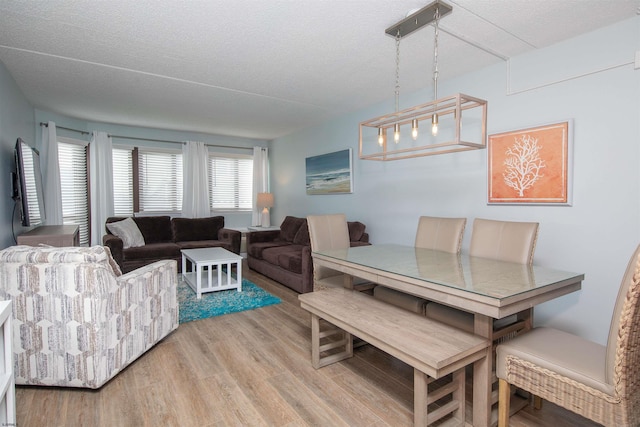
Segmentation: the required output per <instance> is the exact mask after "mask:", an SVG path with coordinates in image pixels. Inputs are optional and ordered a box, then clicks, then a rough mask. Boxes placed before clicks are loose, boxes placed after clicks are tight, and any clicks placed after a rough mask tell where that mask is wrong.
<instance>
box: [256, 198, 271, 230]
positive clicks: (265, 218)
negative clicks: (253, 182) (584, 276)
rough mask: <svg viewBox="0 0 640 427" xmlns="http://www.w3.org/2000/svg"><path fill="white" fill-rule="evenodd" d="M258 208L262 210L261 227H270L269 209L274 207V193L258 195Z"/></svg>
mask: <svg viewBox="0 0 640 427" xmlns="http://www.w3.org/2000/svg"><path fill="white" fill-rule="evenodd" d="M256 204H257V205H258V208H262V220H261V221H260V225H261V226H262V227H270V226H271V221H270V219H269V208H272V207H273V194H272V193H258V201H257V203H256Z"/></svg>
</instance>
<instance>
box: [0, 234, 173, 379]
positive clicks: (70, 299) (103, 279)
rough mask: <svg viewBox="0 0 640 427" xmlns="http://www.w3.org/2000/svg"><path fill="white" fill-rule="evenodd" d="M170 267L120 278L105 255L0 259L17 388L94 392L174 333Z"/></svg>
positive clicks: (18, 249) (35, 251) (59, 253)
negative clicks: (9, 306)
mask: <svg viewBox="0 0 640 427" xmlns="http://www.w3.org/2000/svg"><path fill="white" fill-rule="evenodd" d="M176 280H177V265H176V262H175V261H173V260H167V261H158V262H155V263H153V264H149V265H147V266H144V267H141V268H139V269H137V270H134V271H132V272H130V273H127V274H125V275H121V273H120V269H119V268H118V265H117V264H116V263H115V262H114V261H113V258H111V254H110V253H109V252H108V249H105V248H104V247H102V246H94V247H90V248H86V247H84V248H82V247H75V248H52V247H30V246H12V247H9V248H7V249H4V250H2V251H0V299H2V300H7V299H11V300H12V301H13V319H14V321H13V343H12V344H13V358H14V368H15V380H16V384H26V385H45V386H63V387H85V388H93V389H96V388H100V387H101V386H102V385H103V384H105V383H106V382H107V381H109V380H110V379H111V378H113V377H114V376H115V375H116V374H117V373H118V372H120V371H121V370H123V369H124V368H125V367H126V366H127V365H129V364H130V363H132V362H133V361H134V360H136V359H137V358H138V357H139V356H140V355H142V354H143V353H145V352H146V351H147V350H148V349H150V348H151V347H152V346H153V345H154V344H156V343H157V342H158V341H160V340H161V339H162V338H164V337H165V336H167V335H168V334H169V333H170V332H171V331H173V330H174V329H176V328H177V327H178V303H177V300H176V286H177V285H176Z"/></svg>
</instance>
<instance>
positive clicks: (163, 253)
mask: <svg viewBox="0 0 640 427" xmlns="http://www.w3.org/2000/svg"><path fill="white" fill-rule="evenodd" d="M124 219H125V218H124V217H110V218H107V224H108V223H112V222H116V221H122V220H124ZM133 221H134V222H135V223H136V225H137V226H138V228H139V229H140V233H142V236H143V237H144V243H145V244H144V246H139V247H130V248H127V249H124V247H123V242H122V240H121V239H120V238H119V237H116V236H114V235H113V234H112V233H111V232H110V231H109V229H108V228H107V234H106V235H104V236H103V237H102V243H103V244H104V245H105V246H108V247H109V249H110V250H111V254H112V255H113V258H114V259H115V260H116V262H117V263H118V265H119V266H120V268H121V269H122V271H123V272H124V273H126V272H129V271H132V270H135V269H136V268H138V267H142V266H143V265H147V264H151V263H152V262H155V261H158V260H161V259H174V260H176V261H177V262H178V271H180V270H181V267H182V254H181V253H180V250H181V249H194V248H207V247H222V248H224V249H227V250H229V251H231V252H234V253H236V254H239V253H240V241H241V239H242V234H241V233H240V232H239V231H236V230H230V229H228V228H224V217H223V216H213V217H209V218H173V219H172V218H171V217H169V216H140V217H134V218H133Z"/></svg>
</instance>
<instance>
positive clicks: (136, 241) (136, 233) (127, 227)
mask: <svg viewBox="0 0 640 427" xmlns="http://www.w3.org/2000/svg"><path fill="white" fill-rule="evenodd" d="M107 228H108V229H109V231H110V232H112V233H113V234H114V235H115V236H116V237H119V238H120V239H122V247H123V248H124V249H127V248H135V247H138V246H144V237H142V233H141V232H140V229H139V228H138V226H137V225H136V223H135V221H134V220H133V219H131V218H127V219H124V220H122V221H118V222H110V223H108V224H107Z"/></svg>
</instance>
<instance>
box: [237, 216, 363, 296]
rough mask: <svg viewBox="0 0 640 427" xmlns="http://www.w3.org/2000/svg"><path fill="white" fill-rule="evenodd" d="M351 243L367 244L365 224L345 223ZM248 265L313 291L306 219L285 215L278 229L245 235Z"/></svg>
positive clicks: (299, 289) (300, 289) (297, 288)
mask: <svg viewBox="0 0 640 427" xmlns="http://www.w3.org/2000/svg"><path fill="white" fill-rule="evenodd" d="M348 226H349V240H351V246H362V245H368V244H369V235H368V234H367V233H365V225H364V224H363V223H361V222H358V221H353V222H348ZM247 264H248V265H249V268H251V269H252V270H255V271H257V272H258V273H261V274H263V275H265V276H267V277H269V278H271V279H273V280H275V281H277V282H280V283H282V284H283V285H285V286H287V287H289V288H291V289H293V290H294V291H296V292H299V293H306V292H311V291H313V261H312V259H311V244H310V241H309V228H308V227H307V219H306V218H297V217H293V216H287V217H286V218H285V219H284V221H282V224H281V225H280V230H269V231H252V232H250V233H248V234H247Z"/></svg>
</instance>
